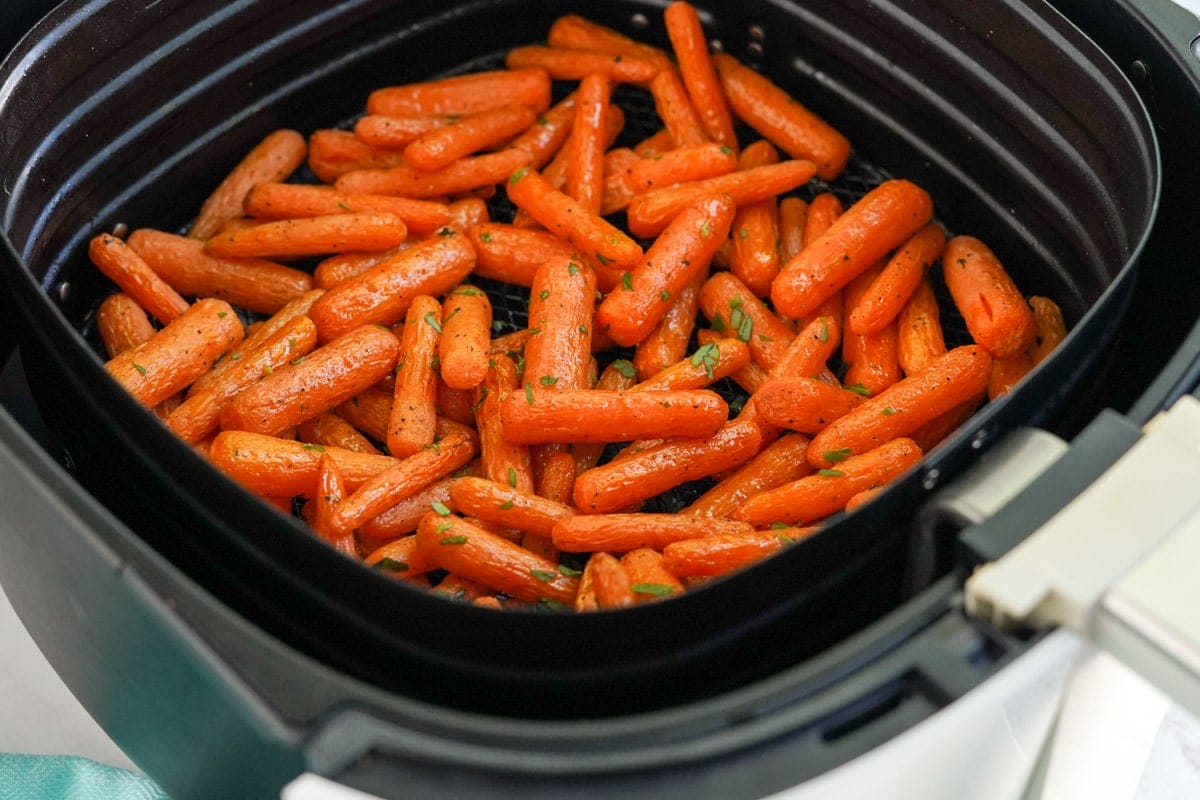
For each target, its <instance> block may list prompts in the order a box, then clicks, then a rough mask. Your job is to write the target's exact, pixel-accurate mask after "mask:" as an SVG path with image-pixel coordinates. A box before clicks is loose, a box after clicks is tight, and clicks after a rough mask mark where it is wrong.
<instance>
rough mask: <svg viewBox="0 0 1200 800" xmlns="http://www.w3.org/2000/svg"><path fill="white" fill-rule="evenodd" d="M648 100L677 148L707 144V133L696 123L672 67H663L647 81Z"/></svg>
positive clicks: (693, 108)
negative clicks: (649, 97)
mask: <svg viewBox="0 0 1200 800" xmlns="http://www.w3.org/2000/svg"><path fill="white" fill-rule="evenodd" d="M649 88H650V96H651V97H652V98H654V110H655V111H656V112H658V117H659V119H661V120H662V121H663V125H664V126H665V127H666V129H667V130H669V131H670V132H671V139H672V141H674V142H675V144H676V146H678V147H685V146H687V145H691V144H700V143H701V142H707V141H709V138H708V132H707V131H705V130H704V124H703V123H702V122H701V121H700V115H699V114H698V113H697V112H696V109H695V107H693V106H692V99H691V98H690V97H688V93H687V88H686V87H685V86H684V85H683V79H682V78H681V77H680V76H679V70H678V69H677V68H676V67H675V66H674V65H673V64H663V65H662V68H661V69H659V71H658V73H657V74H656V75H655V76H654V78H653V80H651V81H650V85H649Z"/></svg>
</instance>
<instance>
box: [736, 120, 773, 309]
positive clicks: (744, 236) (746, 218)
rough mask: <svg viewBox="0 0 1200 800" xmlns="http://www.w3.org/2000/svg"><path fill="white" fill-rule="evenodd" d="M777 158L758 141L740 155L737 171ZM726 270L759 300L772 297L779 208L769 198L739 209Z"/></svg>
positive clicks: (768, 145)
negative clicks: (737, 278) (768, 296)
mask: <svg viewBox="0 0 1200 800" xmlns="http://www.w3.org/2000/svg"><path fill="white" fill-rule="evenodd" d="M778 161H779V154H778V153H777V152H776V151H775V148H774V146H772V145H771V144H770V143H769V142H766V141H763V140H761V139H760V140H759V141H757V142H754V143H753V144H751V145H749V146H747V147H746V149H744V150H743V151H742V154H741V156H739V158H738V168H739V169H751V168H753V167H760V166H766V165H768V164H775V163H778ZM729 240H730V242H731V243H732V249H731V251H730V254H729V269H730V271H732V272H733V274H734V275H737V276H738V277H739V278H741V280H742V283H744V284H746V286H747V287H748V288H749V289H750V291H752V292H754V294H755V295H757V296H758V297H766V296H767V295H769V294H770V293H771V281H773V280H774V279H775V276H776V275H778V274H779V268H780V256H779V208H778V205H777V204H776V201H775V198H773V197H769V198H767V199H765V200H759V201H758V202H757V203H750V204H747V205H743V206H742V207H741V208H739V209H738V213H737V216H736V217H735V218H734V220H733V227H732V228H731V231H730V237H729Z"/></svg>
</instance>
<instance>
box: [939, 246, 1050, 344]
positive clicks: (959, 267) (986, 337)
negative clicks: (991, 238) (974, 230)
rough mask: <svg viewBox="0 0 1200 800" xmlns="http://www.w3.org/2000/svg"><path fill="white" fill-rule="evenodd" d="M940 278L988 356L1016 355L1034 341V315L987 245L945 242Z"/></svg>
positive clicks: (972, 333) (972, 334) (974, 337)
mask: <svg viewBox="0 0 1200 800" xmlns="http://www.w3.org/2000/svg"><path fill="white" fill-rule="evenodd" d="M942 276H943V277H944V278H945V279H946V288H947V289H949V290H950V296H951V297H952V298H953V299H954V305H955V306H957V307H958V310H959V311H960V312H961V313H962V315H963V321H964V322H965V323H966V324H967V330H968V331H970V333H971V338H973V339H974V340H975V341H976V342H977V343H978V344H980V345H982V346H983V347H984V348H986V349H987V351H988V352H989V353H991V354H992V355H994V356H997V357H1000V358H1003V357H1005V356H1011V355H1015V354H1016V353H1018V352H1020V351H1021V350H1023V349H1024V348H1026V347H1028V346H1029V345H1030V343H1031V342H1032V341H1033V338H1034V336H1035V330H1034V320H1033V312H1032V311H1031V310H1030V308H1029V304H1028V303H1026V302H1025V297H1024V296H1023V295H1022V294H1021V291H1020V290H1019V289H1018V288H1017V286H1016V284H1015V283H1013V280H1012V277H1011V276H1010V275H1009V274H1008V271H1007V270H1005V269H1004V265H1003V264H1001V263H1000V259H999V258H998V257H997V256H996V254H995V253H994V252H992V250H991V249H990V248H989V247H988V246H987V245H986V244H984V243H983V242H981V241H979V240H978V239H976V238H975V237H973V236H955V237H954V238H952V239H951V240H950V241H948V242H946V249H945V250H944V251H943V253H942Z"/></svg>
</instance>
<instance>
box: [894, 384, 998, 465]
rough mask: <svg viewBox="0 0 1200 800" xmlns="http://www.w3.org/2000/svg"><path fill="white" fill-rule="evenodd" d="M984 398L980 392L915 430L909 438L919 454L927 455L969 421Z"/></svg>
mask: <svg viewBox="0 0 1200 800" xmlns="http://www.w3.org/2000/svg"><path fill="white" fill-rule="evenodd" d="M986 398H987V395H986V394H985V393H984V392H980V393H979V394H977V395H976V396H975V397H972V398H970V399H968V400H966V401H964V402H962V403H959V404H958V405H956V406H955V407H954V408H952V409H950V410H949V411H947V412H945V413H943V414H942V415H941V416H938V417H935V418H934V419H932V420H930V421H929V422H926V423H925V424H924V425H922V426H921V427H919V428H917V429H916V430H915V431H913V435H912V436H911V437H910V438H911V439H912V440H913V441H914V442H916V443H917V446H918V447H920V448H921V452H923V453H928V452H929V451H930V450H931V449H932V448H933V447H934V446H935V445H937V444H938V443H939V442H941V441H942V440H943V439H945V438H946V437H948V436H949V435H950V434H952V433H954V432H955V431H956V430H958V429H959V427H961V426H962V425H963V423H965V422H966V421H967V420H968V419H970V418H971V415H972V414H974V413H975V411H976V410H977V409H978V408H979V406H980V405H982V404H983V401H984V400H985V399H986Z"/></svg>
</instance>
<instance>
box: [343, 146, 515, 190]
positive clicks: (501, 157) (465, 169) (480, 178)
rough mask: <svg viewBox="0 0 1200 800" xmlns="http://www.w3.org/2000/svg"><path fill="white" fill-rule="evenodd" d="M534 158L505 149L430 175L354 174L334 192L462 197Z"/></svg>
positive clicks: (404, 168) (398, 170)
mask: <svg viewBox="0 0 1200 800" xmlns="http://www.w3.org/2000/svg"><path fill="white" fill-rule="evenodd" d="M532 158H533V156H532V155H530V153H529V151H528V150H521V149H517V148H506V149H504V150H499V151H497V152H495V153H484V154H483V155H478V156H467V157H465V158H460V159H458V160H457V161H455V162H454V163H452V164H450V165H448V166H445V167H442V168H441V169H437V170H433V171H431V172H422V171H420V170H417V169H413V168H412V167H411V166H409V165H407V164H400V165H397V166H394V167H389V168H387V169H359V170H351V171H349V172H344V173H342V174H341V175H339V176H338V178H337V181H336V182H335V183H334V188H336V189H337V190H338V191H340V192H346V193H348V194H390V195H399V196H401V197H413V198H417V199H430V198H438V197H445V196H447V195H460V194H463V193H465V192H470V191H473V190H476V189H481V188H489V187H491V186H493V184H497V183H500V182H501V181H503V180H504V179H505V178H507V177H508V176H509V175H511V174H512V172H513V170H516V169H519V168H521V167H523V166H525V165H527V164H528V163H529V162H530V160H532Z"/></svg>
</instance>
